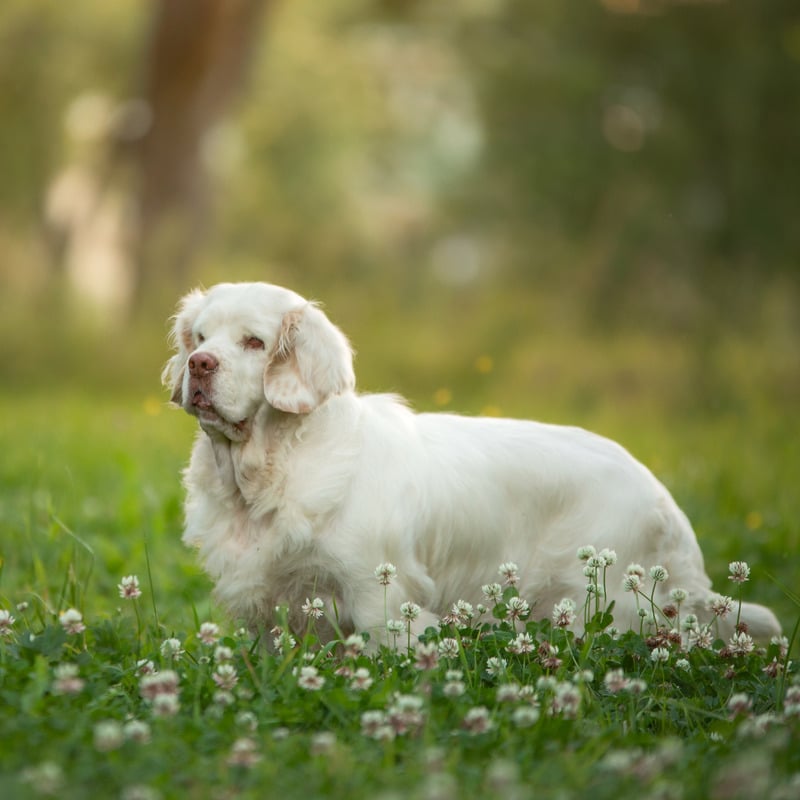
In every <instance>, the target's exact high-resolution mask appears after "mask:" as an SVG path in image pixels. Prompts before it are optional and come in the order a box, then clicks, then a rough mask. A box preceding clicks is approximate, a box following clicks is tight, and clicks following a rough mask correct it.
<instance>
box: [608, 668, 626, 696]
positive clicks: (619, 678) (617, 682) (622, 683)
mask: <svg viewBox="0 0 800 800" xmlns="http://www.w3.org/2000/svg"><path fill="white" fill-rule="evenodd" d="M603 683H604V684H605V687H606V689H608V691H609V692H611V694H617V693H618V692H621V691H623V690H624V689H627V688H628V686H630V681H629V680H628V679H627V678H626V677H625V673H624V672H623V671H622V670H621V669H610V670H609V671H608V672H606V674H605V676H604V677H603Z"/></svg>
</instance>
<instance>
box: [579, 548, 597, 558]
mask: <svg viewBox="0 0 800 800" xmlns="http://www.w3.org/2000/svg"><path fill="white" fill-rule="evenodd" d="M577 555H578V560H579V561H588V560H589V559H590V558H592V557H593V556H595V555H597V550H595V549H594V547H592V545H590V544H589V545H586V546H585V547H579V548H578V553H577Z"/></svg>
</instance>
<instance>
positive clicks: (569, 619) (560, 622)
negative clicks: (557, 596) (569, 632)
mask: <svg viewBox="0 0 800 800" xmlns="http://www.w3.org/2000/svg"><path fill="white" fill-rule="evenodd" d="M573 622H575V603H574V602H573V601H572V600H570V598H569V597H565V598H564V599H563V600H561V601H560V602H558V603H556V604H555V605H554V606H553V625H554V626H555V627H556V628H568V627H569V626H570V625H572V623H573Z"/></svg>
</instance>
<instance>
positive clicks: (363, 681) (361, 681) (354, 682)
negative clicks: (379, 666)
mask: <svg viewBox="0 0 800 800" xmlns="http://www.w3.org/2000/svg"><path fill="white" fill-rule="evenodd" d="M372 682H373V681H372V676H371V675H370V674H369V670H368V669H367V668H366V667H359V668H358V669H357V670H356V671H355V672H354V673H353V677H352V679H351V681H350V688H351V689H353V690H354V691H357V692H365V691H366V690H367V689H369V687H370V686H372Z"/></svg>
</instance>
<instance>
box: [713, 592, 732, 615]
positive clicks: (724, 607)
mask: <svg viewBox="0 0 800 800" xmlns="http://www.w3.org/2000/svg"><path fill="white" fill-rule="evenodd" d="M733 605H734V604H733V598H732V597H727V596H726V595H722V594H714V595H711V597H710V598H709V599H708V609H709V611H711V612H712V613H713V614H714V616H716V617H720V618H721V619H724V618H725V617H727V616H728V614H730V613H731V611H733Z"/></svg>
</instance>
